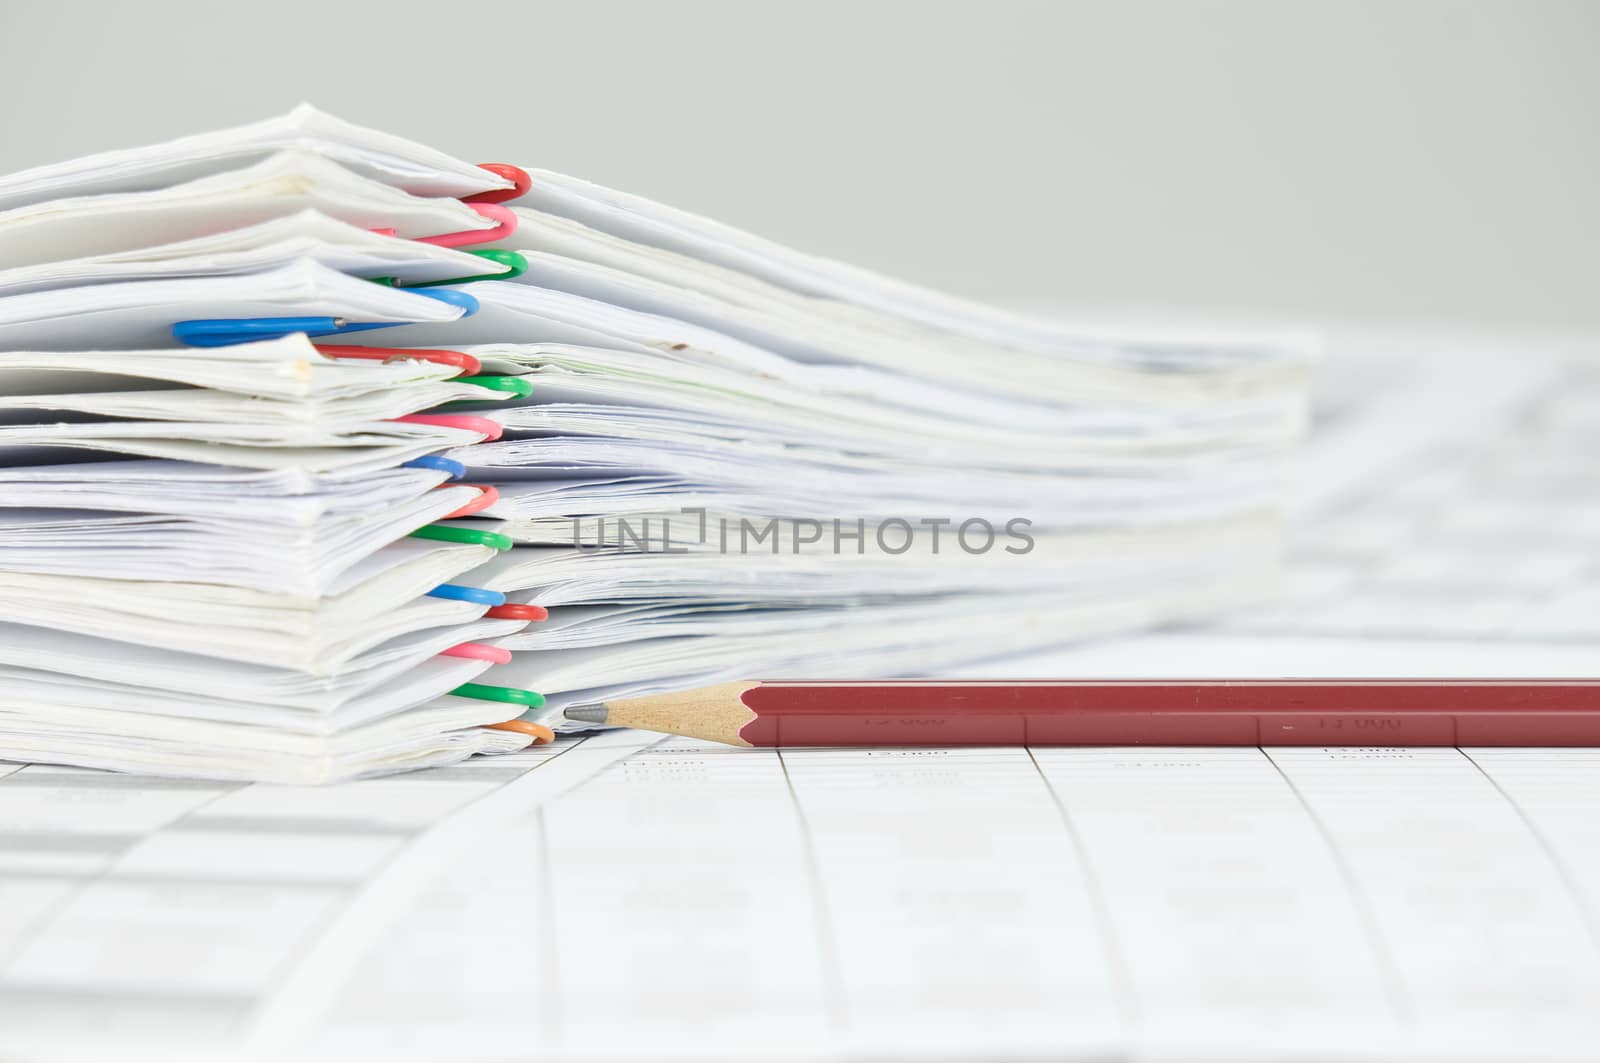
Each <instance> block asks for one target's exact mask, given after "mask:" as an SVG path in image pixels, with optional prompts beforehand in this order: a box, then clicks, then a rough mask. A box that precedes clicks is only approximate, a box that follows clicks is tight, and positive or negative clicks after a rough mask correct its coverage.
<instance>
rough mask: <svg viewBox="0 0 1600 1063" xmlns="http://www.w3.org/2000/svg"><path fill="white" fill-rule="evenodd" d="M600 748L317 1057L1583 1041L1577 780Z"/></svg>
mask: <svg viewBox="0 0 1600 1063" xmlns="http://www.w3.org/2000/svg"><path fill="white" fill-rule="evenodd" d="M632 740H633V741H634V743H635V744H637V745H638V746H639V747H641V748H639V749H638V751H637V752H635V753H633V754H632V755H631V756H629V757H628V758H627V759H625V760H623V761H621V762H613V763H610V764H609V766H608V767H606V768H604V770H603V771H601V772H600V773H599V774H598V775H595V776H594V777H592V778H590V779H589V780H588V781H587V782H585V783H583V784H582V785H579V786H577V787H575V788H574V789H571V790H569V791H567V792H566V793H564V794H563V795H561V796H559V797H556V798H554V799H551V800H548V801H545V802H542V803H540V804H539V805H538V806H536V807H533V806H530V807H527V808H524V809H521V810H515V811H513V810H509V809H508V810H507V811H506V815H505V818H504V819H503V820H502V821H500V822H498V823H497V825H496V828H495V834H496V844H495V845H493V846H492V847H490V848H487V849H485V850H482V851H480V852H477V853H475V854H474V855H473V857H472V858H471V859H470V860H467V861H465V862H463V863H462V864H460V865H457V866H453V867H449V868H441V869H439V871H438V873H437V875H436V877H435V881H434V883H433V885H432V887H431V888H430V889H429V890H428V891H427V892H426V893H424V894H423V895H422V896H421V897H420V898H419V899H418V901H417V902H416V904H415V905H414V906H412V907H410V908H408V909H406V910H405V911H404V912H401V913H397V914H396V917H395V919H394V921H393V923H392V924H391V926H390V929H389V931H388V932H386V933H381V934H378V935H377V936H376V938H375V940H374V945H373V947H372V949H371V951H370V952H369V953H368V954H367V956H366V958H365V959H364V960H363V961H362V962H361V963H360V964H359V965H358V966H356V968H355V969H354V970H353V971H352V972H351V974H350V976H349V978H348V979H347V980H346V981H345V983H344V987H343V990H342V992H341V993H340V994H338V995H337V996H336V997H334V998H333V999H332V1000H331V1001H330V1002H328V1004H327V1006H326V1008H325V1011H324V1014H323V1015H322V1017H321V1019H320V1020H319V1022H318V1023H317V1024H316V1027H315V1031H316V1032H315V1033H314V1035H313V1040H312V1043H313V1044H314V1045H315V1046H316V1047H317V1048H318V1049H319V1050H320V1052H322V1053H325V1054H326V1055H327V1056H328V1058H341V1057H348V1055H349V1054H350V1053H352V1052H358V1051H359V1052H371V1053H376V1054H379V1055H382V1056H384V1057H385V1058H397V1059H408V1058H416V1059H431V1058H443V1057H446V1056H451V1057H455V1058H471V1059H496V1058H504V1059H513V1058H515V1059H528V1058H551V1059H622V1058H651V1059H685V1060H687V1059H699V1060H711V1059H728V1060H748V1059H766V1058H773V1059H983V1060H988V1059H1050V1060H1063V1059H1214V1060H1225V1059H1226V1060H1246V1059H1252V1060H1253V1059H1260V1060H1285V1059H1306V1060H1312V1059H1315V1060H1343V1059H1351V1060H1363V1059H1439V1060H1445V1059H1449V1060H1465V1059H1495V1060H1510V1059H1516V1060H1538V1059H1588V1058H1592V1052H1593V1045H1594V1043H1595V1038H1596V1037H1597V1036H1600V1013H1597V1012H1596V1009H1595V1008H1594V1006H1593V1002H1594V1000H1595V999H1596V998H1597V995H1600V944H1597V939H1596V934H1595V930H1596V925H1595V913H1596V911H1597V904H1600V860H1597V859H1596V858H1595V855H1594V854H1595V853H1596V852H1600V846H1597V845H1596V842H1597V841H1600V834H1597V831H1600V828H1597V827H1596V826H1595V824H1596V823H1597V822H1600V751H1589V750H1585V751H1563V752H1552V751H1540V750H1516V749H1497V750H1462V751H1457V750H1453V749H1413V750H1375V749H1339V750H1327V749H1314V748H1303V749H1302V748H1295V749H1274V750H1270V751H1265V752H1264V751H1262V750H1259V749H1248V748H1247V749H1194V748H1184V749H1179V748H1143V749H1136V748H1101V749H1059V748H1057V749H1035V750H1031V751H1030V750H1025V749H943V750H940V749H923V750H875V751H853V750H783V751H781V752H778V751H772V750H733V749H728V748H726V747H715V746H711V745H708V744H704V743H698V742H693V741H689V740H679V739H658V738H656V737H638V736H635V737H633V739H632ZM608 741H609V744H610V745H611V746H613V747H614V746H615V745H616V744H618V743H620V742H623V741H626V739H625V738H623V737H621V736H618V737H613V738H610V739H609V740H608ZM585 755H586V753H585V750H584V749H583V748H580V749H578V750H576V751H575V752H574V753H573V754H571V756H573V757H574V758H581V757H583V756H585ZM587 755H589V756H594V757H596V758H597V759H599V758H600V756H601V751H600V750H598V749H591V750H589V751H588V753H587Z"/></svg>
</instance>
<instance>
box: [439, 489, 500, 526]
mask: <svg viewBox="0 0 1600 1063" xmlns="http://www.w3.org/2000/svg"><path fill="white" fill-rule="evenodd" d="M449 486H451V487H476V488H477V489H478V497H477V498H474V499H473V500H472V501H471V502H468V503H467V504H466V505H464V506H462V507H461V508H460V509H458V510H456V511H455V512H453V513H446V514H445V515H444V516H442V517H440V518H439V519H440V520H455V519H456V518H457V517H470V516H473V515H474V514H477V513H482V512H483V511H484V510H486V509H488V508H489V507H490V506H492V505H494V504H495V503H496V502H498V501H500V489H499V488H498V487H496V486H494V485H493V484H450V485H449Z"/></svg>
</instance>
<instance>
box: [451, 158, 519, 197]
mask: <svg viewBox="0 0 1600 1063" xmlns="http://www.w3.org/2000/svg"><path fill="white" fill-rule="evenodd" d="M478 169H480V170H488V171H489V172H490V173H492V174H494V175H495V176H496V177H504V178H505V179H506V180H507V181H510V182H511V183H512V184H513V185H515V186H516V187H515V188H491V189H490V190H489V191H487V192H479V193H478V194H477V195H472V196H462V197H461V202H463V203H504V202H505V201H506V200H508V199H516V198H517V197H519V196H525V195H527V194H528V189H530V188H532V187H533V178H531V177H529V176H528V171H527V170H524V169H522V168H521V167H519V166H509V165H507V164H506V163H503V162H480V163H479V164H478Z"/></svg>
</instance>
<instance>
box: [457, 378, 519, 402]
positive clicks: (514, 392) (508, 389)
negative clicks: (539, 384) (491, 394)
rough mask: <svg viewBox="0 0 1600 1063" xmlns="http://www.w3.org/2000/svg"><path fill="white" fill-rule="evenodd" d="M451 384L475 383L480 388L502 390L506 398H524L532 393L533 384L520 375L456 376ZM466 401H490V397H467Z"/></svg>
mask: <svg viewBox="0 0 1600 1063" xmlns="http://www.w3.org/2000/svg"><path fill="white" fill-rule="evenodd" d="M450 383H452V384H476V385H478V386H479V387H480V388H489V389H491V390H493V391H503V392H505V393H506V397H507V398H517V399H525V398H527V397H528V396H529V395H532V394H533V385H532V384H531V383H529V382H528V381H526V380H524V379H523V378H522V377H520V376H458V377H456V378H455V379H454V380H452V381H450ZM465 401H467V402H490V401H493V400H490V399H467V400H465Z"/></svg>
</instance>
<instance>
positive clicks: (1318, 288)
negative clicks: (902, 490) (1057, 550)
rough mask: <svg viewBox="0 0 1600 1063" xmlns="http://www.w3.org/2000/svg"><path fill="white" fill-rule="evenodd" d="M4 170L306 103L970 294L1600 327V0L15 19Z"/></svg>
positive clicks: (527, 5)
mask: <svg viewBox="0 0 1600 1063" xmlns="http://www.w3.org/2000/svg"><path fill="white" fill-rule="evenodd" d="M0 17H3V20H4V24H3V32H0V97H3V99H4V101H5V116H6V117H5V135H4V136H3V137H0V170H6V171H9V170H13V169H17V168H21V167H24V166H30V165H33V164H36V163H42V162H48V161H54V160H56V159H60V158H64V157H67V156H70V155H74V154H79V153H83V152H88V151H93V150H99V149H103V148H108V147H116V146H123V145H129V144H136V143H144V142H147V141H150V140H153V139H157V138H163V137H167V136H172V135H176V134H180V133H184V132H192V131H198V130H201V129H205V128H211V127H217V126H221V125H227V124H232V123H235V122H240V121H245V120H249V119H253V118H258V117H264V116H266V115H269V114H272V113H276V112H278V111H281V110H284V109H286V108H287V107H289V106H290V105H292V104H293V103H295V102H296V101H298V100H300V99H309V100H311V101H312V102H314V103H316V104H318V105H319V106H321V107H323V108H324V109H327V110H331V111H333V112H334V113H336V114H339V115H341V116H343V117H346V118H349V119H352V120H354V121H358V122H363V123H367V124H372V125H377V126H380V127H383V128H385V129H389V130H392V131H394V132H399V133H404V134H408V135H410V136H412V137H414V138H417V139H421V140H424V141H427V142H430V143H432V144H434V145H436V146H439V147H441V148H445V149H447V150H450V151H452V152H454V153H456V154H459V155H462V156H465V157H467V158H472V159H480V160H491V159H505V160H506V161H513V162H530V163H536V164H539V165H542V166H548V167H551V168H554V169H559V170H565V171H568V172H572V173H576V174H579V175H581V176H585V177H590V178H593V179H595V180H599V181H602V182H605V183H608V184H614V185H617V186H621V187H623V188H626V189H628V190H631V191H637V192H642V193H645V194H648V195H651V196H655V197H657V198H661V199H664V200H667V201H670V202H672V203H675V204H677V205H681V206H687V207H690V208H693V209H697V210H700V211H703V212H706V213H710V214H715V215H717V216H719V217H721V218H723V219H725V220H729V221H732V222H735V223H738V224H741V225H744V226H747V227H750V228H753V229H757V230H759V231H762V232H764V233H766V234H769V235H773V236H776V237H779V238H781V239H784V240H787V241H790V242H792V243H795V244H799V245H802V246H804V247H807V248H809V249H813V250H817V251H821V252H825V253H829V254H833V255H838V256H843V257H846V258H850V259H854V260H857V261H860V262H862V263H864V264H868V265H872V266H875V267H878V268H881V269H884V270H887V271H891V272H894V273H897V274H901V275H904V276H907V277H910V278H913V279H916V280H920V281H923V282H926V283H929V284H933V285H936V286H940V287H943V288H947V289H952V290H956V291H960V292H963V293H966V294H969V295H974V296H980V297H986V298H994V299H998V300H1004V301H1008V302H1013V303H1018V304H1031V305H1035V306H1054V307H1058V308H1061V309H1063V310H1077V311H1083V312H1088V313H1091V314H1110V315H1117V316H1125V315H1128V314H1149V315H1153V316H1161V317H1165V318H1168V319H1184V318H1193V317H1216V316H1229V317H1238V316H1249V317H1262V318H1268V319H1275V320H1284V319H1290V320H1300V321H1310V322H1321V321H1326V320H1333V319H1337V320H1341V321H1345V320H1361V321H1389V320H1405V321H1411V322H1427V321H1440V320H1444V321H1449V322H1451V323H1453V324H1456V325H1472V324H1474V323H1482V324H1485V325H1494V326H1497V327H1498V326H1508V325H1509V326H1520V325H1537V326H1540V327H1563V328H1565V327H1580V328H1581V327H1586V326H1589V325H1592V324H1594V323H1596V322H1600V299H1597V298H1596V294H1597V292H1600V283H1597V282H1600V191H1597V189H1600V3H1578V2H1567V3H1557V2H1542V0H1504V2H1466V0H1462V2H1427V0H1416V2H1406V0H1384V2H1378V0H1342V2H1310V0H1259V2H1258V0H1210V2H1192V3H1188V2H1178V0H1171V2H1164V3H1162V2H1152V0H1135V2H1113V0H1092V2H1091V0H1082V2H1071V0H1059V2H1020V0H1005V2H1002V0H987V2H981V3H980V2H973V3H952V2H945V3H940V2H922V3H899V2H865V0H857V2H838V0H807V2H803V3H795V2H785V3H781V4H777V3H764V2H734V0H727V2H684V3H648V2H643V0H640V2H634V3H590V4H584V3H573V2H566V3H545V2H533V0H481V2H478V3H471V4H467V3H454V4H448V3H443V2H439V0H432V2H417V0H385V2H382V3H337V2H331V0H321V2H314V0H272V2H271V3H262V4H252V5H249V6H244V5H237V4H228V3H222V2H210V3H200V2H194V3H164V2H160V0H144V2H126V0H124V2H118V3H110V2H102V0H92V2H90V0H71V2H68V0H54V2H40V3H34V2H31V0H0Z"/></svg>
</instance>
